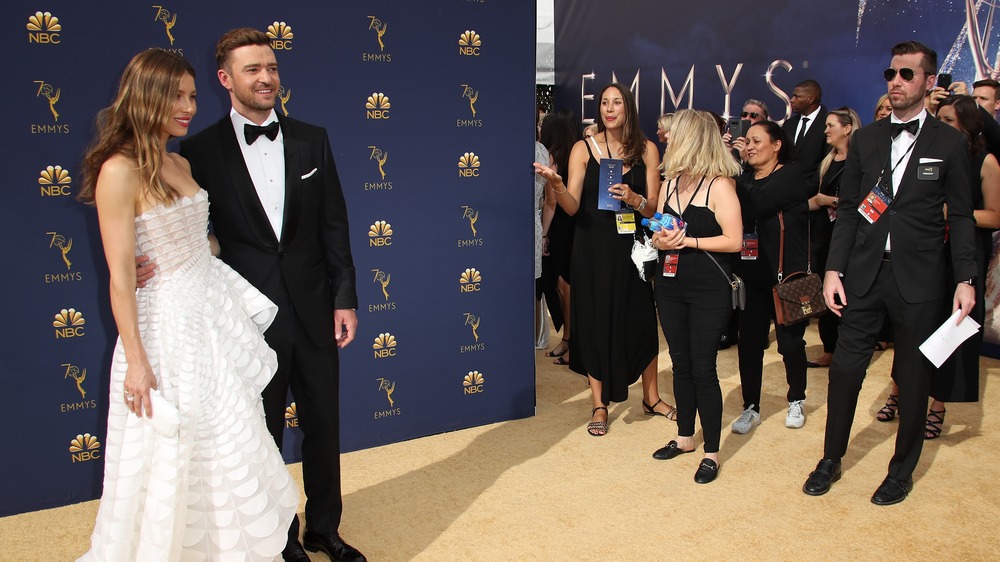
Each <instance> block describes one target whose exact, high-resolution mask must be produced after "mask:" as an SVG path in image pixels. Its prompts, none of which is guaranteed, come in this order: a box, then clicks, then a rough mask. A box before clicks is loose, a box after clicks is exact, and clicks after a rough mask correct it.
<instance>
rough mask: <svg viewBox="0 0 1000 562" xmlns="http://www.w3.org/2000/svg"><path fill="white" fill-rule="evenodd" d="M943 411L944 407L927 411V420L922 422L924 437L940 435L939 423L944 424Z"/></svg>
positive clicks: (931, 437) (930, 437)
mask: <svg viewBox="0 0 1000 562" xmlns="http://www.w3.org/2000/svg"><path fill="white" fill-rule="evenodd" d="M945 413H946V412H945V410H944V408H942V409H940V410H928V411H927V421H926V422H925V423H924V439H937V438H938V437H941V425H942V424H944V415H945Z"/></svg>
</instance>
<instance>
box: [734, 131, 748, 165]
mask: <svg viewBox="0 0 1000 562" xmlns="http://www.w3.org/2000/svg"><path fill="white" fill-rule="evenodd" d="M733 148H735V149H736V152H739V153H740V161H742V162H746V161H747V138H746V137H736V139H734V140H733Z"/></svg>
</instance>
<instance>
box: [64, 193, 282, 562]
mask: <svg viewBox="0 0 1000 562" xmlns="http://www.w3.org/2000/svg"><path fill="white" fill-rule="evenodd" d="M207 224H208V195H207V193H206V192H205V191H204V190H201V191H199V192H198V193H197V194H196V195H195V196H194V197H191V198H188V197H185V198H181V199H179V200H177V201H175V202H173V204H171V205H170V206H166V205H162V204H161V205H158V206H156V207H154V208H152V209H150V210H149V211H147V212H145V213H143V214H142V215H141V216H139V217H137V218H136V221H135V225H136V240H137V245H138V250H139V251H140V252H141V253H142V254H145V255H147V256H149V257H150V258H151V259H152V260H153V261H154V262H155V263H156V264H157V272H156V276H155V277H153V279H152V280H151V281H150V282H149V283H148V284H147V286H146V287H145V288H144V289H140V290H138V291H137V293H136V298H137V300H138V305H139V330H140V333H141V337H142V343H143V346H144V347H145V350H146V354H147V355H148V357H149V361H150V364H151V365H152V367H153V372H154V373H155V375H156V378H157V385H158V387H159V392H160V394H161V395H162V397H163V398H164V400H165V401H166V402H167V403H169V404H170V405H173V406H174V407H176V409H177V412H176V414H177V418H178V420H179V424H178V426H177V429H176V431H173V430H172V428H166V429H164V428H163V427H161V426H162V425H166V424H163V423H162V422H163V421H165V420H167V419H169V417H170V414H171V413H172V412H171V411H170V408H169V407H164V408H161V409H163V410H164V412H163V413H162V414H161V415H162V416H163V417H161V418H160V419H159V420H158V421H159V422H160V423H159V424H156V425H157V427H154V424H152V423H150V421H149V420H146V419H145V418H142V419H140V418H137V417H136V416H135V415H134V414H132V413H130V412H129V411H128V409H127V408H126V407H125V404H124V402H123V400H122V389H123V384H124V380H125V370H126V361H125V353H124V350H123V349H122V346H121V340H119V342H118V345H117V346H116V348H115V353H114V358H113V360H112V365H111V386H110V399H109V401H110V407H109V409H108V410H109V411H108V434H107V438H106V449H105V468H104V494H103V496H102V497H101V503H100V510H99V511H98V514H97V523H96V525H95V528H94V534H93V536H92V537H91V550H90V552H88V553H87V554H85V555H84V556H83V557H82V558H81V560H87V561H90V560H99V561H102V562H109V561H133V560H138V561H142V562H147V561H161V560H162V561H189V560H190V561H197V560H213V561H228V560H232V561H244V560H275V559H280V554H281V550H282V549H283V548H284V546H285V543H286V541H287V538H288V526H289V524H290V522H291V518H292V516H293V515H294V514H295V511H296V509H297V506H298V499H299V493H298V488H297V486H296V485H295V482H294V480H292V478H291V476H290V475H289V473H288V470H287V468H286V467H285V463H284V461H283V460H282V458H281V454H280V453H279V452H278V448H277V447H276V446H275V444H274V440H273V439H272V438H271V435H270V434H269V433H268V432H267V428H266V426H265V424H264V410H263V407H262V405H261V398H260V392H261V390H262V389H263V388H264V386H265V385H266V384H267V383H268V382H269V381H270V380H271V377H272V376H274V372H275V369H276V367H277V359H276V357H275V354H274V351H272V350H271V349H270V348H269V347H268V346H267V344H266V343H265V342H264V337H263V331H264V330H265V329H266V328H267V326H268V325H270V323H271V321H272V320H273V319H274V315H275V313H276V312H277V307H276V306H275V305H274V304H273V303H272V302H271V301H270V300H268V298H267V297H265V296H264V295H263V294H261V293H260V292H259V291H258V290H257V289H255V288H254V287H253V286H251V285H250V284H249V283H248V282H247V281H246V280H245V279H243V277H241V276H240V275H239V274H238V273H236V272H235V271H233V269H232V268H230V267H229V266H228V265H226V264H224V263H223V262H221V261H220V260H218V259H216V258H214V257H212V255H211V253H210V250H209V245H208V240H207V237H206V230H207ZM156 416H157V410H156V405H155V404H154V407H153V417H154V419H155V418H156Z"/></svg>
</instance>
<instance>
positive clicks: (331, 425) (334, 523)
mask: <svg viewBox="0 0 1000 562" xmlns="http://www.w3.org/2000/svg"><path fill="white" fill-rule="evenodd" d="M271 300H273V301H274V302H275V304H277V305H278V315H277V317H276V318H275V319H274V322H273V323H272V324H271V326H270V327H269V328H268V330H267V332H266V333H265V334H264V337H265V339H266V340H267V343H268V345H270V346H271V348H272V349H274V351H275V352H276V353H277V355H278V371H277V373H275V375H274V378H273V379H271V382H270V383H269V384H268V385H267V386H266V387H265V388H264V391H263V392H262V393H261V395H262V397H263V399H264V415H265V417H266V421H267V429H268V431H269V432H270V433H271V435H272V436H273V437H274V441H275V443H277V444H278V448H279V449H280V448H281V444H282V437H283V436H284V426H285V405H286V402H285V401H286V399H287V395H288V389H289V387H291V389H292V396H293V397H294V399H295V407H296V410H297V413H298V420H299V428H300V429H301V430H302V480H303V486H304V488H305V492H306V506H305V515H306V527H307V528H308V529H309V530H310V531H314V532H317V533H335V532H337V529H338V528H339V527H340V518H341V514H342V512H343V510H344V504H343V500H342V498H341V491H340V364H339V359H338V354H337V346H336V345H334V344H333V342H331V343H330V345H329V346H326V347H320V346H317V345H316V344H315V343H314V342H313V340H312V338H311V337H310V336H309V334H308V332H306V329H305V326H303V324H302V322H301V321H300V320H299V317H298V315H296V314H295V312H294V309H293V307H292V304H291V301H290V300H289V299H287V297H286V298H284V299H282V298H278V299H275V298H273V297H272V298H271ZM330 314H331V315H332V314H333V311H330ZM298 528H299V524H298V518H296V519H293V521H292V526H291V529H290V532H289V534H290V535H293V534H294V535H296V536H297V534H298Z"/></svg>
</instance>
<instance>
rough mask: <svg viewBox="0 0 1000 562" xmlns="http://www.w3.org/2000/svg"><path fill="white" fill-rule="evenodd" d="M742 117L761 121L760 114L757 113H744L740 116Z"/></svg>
mask: <svg viewBox="0 0 1000 562" xmlns="http://www.w3.org/2000/svg"><path fill="white" fill-rule="evenodd" d="M740 117H744V118H746V117H749V118H751V119H760V113H757V112H756V111H744V112H743V113H741V114H740Z"/></svg>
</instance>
